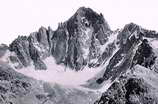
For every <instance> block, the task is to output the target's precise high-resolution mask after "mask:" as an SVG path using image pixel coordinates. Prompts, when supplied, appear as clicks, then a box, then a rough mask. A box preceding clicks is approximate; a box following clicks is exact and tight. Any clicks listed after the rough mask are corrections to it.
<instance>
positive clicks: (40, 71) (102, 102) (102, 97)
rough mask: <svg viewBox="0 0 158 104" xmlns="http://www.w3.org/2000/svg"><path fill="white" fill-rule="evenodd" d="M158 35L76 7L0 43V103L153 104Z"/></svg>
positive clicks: (157, 84)
mask: <svg viewBox="0 0 158 104" xmlns="http://www.w3.org/2000/svg"><path fill="white" fill-rule="evenodd" d="M157 99H158V33H157V32H156V31H153V30H147V29H145V28H143V27H141V26H139V25H137V24H135V23H129V24H126V25H125V26H124V27H123V28H121V29H117V30H111V28H110V26H109V25H108V23H107V21H106V20H105V19H104V16H103V14H101V13H100V14H98V13H96V12H95V11H93V10H92V9H91V8H86V7H81V8H79V9H78V10H77V11H76V13H75V14H74V15H73V16H72V17H71V18H69V19H68V20H67V21H65V22H62V23H59V25H58V28H57V29H56V30H52V29H51V27H48V28H45V27H43V26H42V27H41V28H39V30H38V31H36V32H32V33H30V35H28V36H18V37H17V38H16V39H15V40H14V41H13V42H12V43H11V44H10V45H9V46H7V45H5V44H1V45H0V104H158V100H157Z"/></svg>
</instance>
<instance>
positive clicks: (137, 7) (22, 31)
mask: <svg viewBox="0 0 158 104" xmlns="http://www.w3.org/2000/svg"><path fill="white" fill-rule="evenodd" d="M157 4H158V1H157V0H0V44H1V43H5V44H10V43H11V42H12V41H13V40H14V39H15V38H16V37H18V35H29V34H30V33H31V32H34V31H38V29H39V28H40V27H41V26H45V27H48V26H51V27H52V29H53V30H55V29H56V28H57V26H58V23H59V22H64V21H66V20H68V19H69V18H70V17H71V16H72V15H73V14H74V13H75V12H76V10H77V9H78V8H79V7H81V6H85V7H90V8H92V9H93V10H94V11H96V12H98V13H102V14H103V15H104V18H105V19H106V20H107V22H108V23H109V25H110V27H111V29H112V30H115V29H117V28H123V26H124V25H125V24H128V23H130V22H134V23H136V24H139V25H141V26H142V27H144V28H147V29H151V30H156V31H158V12H157V11H158V6H157Z"/></svg>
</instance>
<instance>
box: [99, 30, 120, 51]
mask: <svg viewBox="0 0 158 104" xmlns="http://www.w3.org/2000/svg"><path fill="white" fill-rule="evenodd" d="M117 35H118V33H113V34H111V35H110V36H109V37H108V41H107V42H106V43H105V44H104V45H101V48H100V50H101V52H104V51H105V48H106V47H107V45H108V44H110V43H113V42H114V41H116V39H117Z"/></svg>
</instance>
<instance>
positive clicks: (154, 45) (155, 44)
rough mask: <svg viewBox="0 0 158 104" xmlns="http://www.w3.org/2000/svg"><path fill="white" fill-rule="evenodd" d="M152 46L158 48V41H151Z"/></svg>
mask: <svg viewBox="0 0 158 104" xmlns="http://www.w3.org/2000/svg"><path fill="white" fill-rule="evenodd" d="M151 44H152V46H153V47H154V48H158V40H153V41H151Z"/></svg>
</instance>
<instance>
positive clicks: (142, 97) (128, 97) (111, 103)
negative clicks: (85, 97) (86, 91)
mask: <svg viewBox="0 0 158 104" xmlns="http://www.w3.org/2000/svg"><path fill="white" fill-rule="evenodd" d="M151 73H152V75H151ZM147 76H149V77H147ZM156 76H157V74H156V73H155V72H152V71H151V70H149V69H146V68H145V67H142V66H139V65H138V66H136V67H134V68H133V69H132V70H131V71H130V72H128V73H126V74H123V75H121V76H120V77H119V79H118V81H116V82H114V83H113V84H112V85H111V86H110V88H109V89H108V90H107V91H106V92H104V93H103V94H102V96H101V98H100V99H99V100H97V101H96V102H95V103H94V104H140V103H141V104H157V102H158V101H157V87H154V86H153V82H152V81H151V80H157V78H156Z"/></svg>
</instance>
